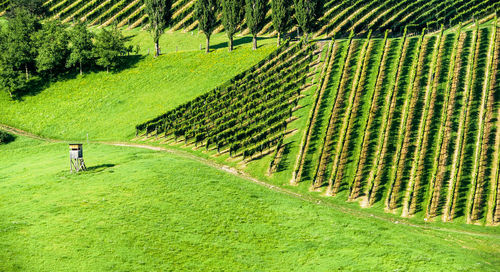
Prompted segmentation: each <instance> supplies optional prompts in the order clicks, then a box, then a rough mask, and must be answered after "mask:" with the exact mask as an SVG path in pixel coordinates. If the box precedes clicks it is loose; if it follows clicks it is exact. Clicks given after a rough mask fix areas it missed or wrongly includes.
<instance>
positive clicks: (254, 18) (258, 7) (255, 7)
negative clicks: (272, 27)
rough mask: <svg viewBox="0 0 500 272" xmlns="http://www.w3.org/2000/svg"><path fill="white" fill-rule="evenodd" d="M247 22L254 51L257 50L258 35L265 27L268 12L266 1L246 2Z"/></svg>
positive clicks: (250, 0)
mask: <svg viewBox="0 0 500 272" xmlns="http://www.w3.org/2000/svg"><path fill="white" fill-rule="evenodd" d="M245 2H246V5H245V20H246V24H247V26H248V28H249V29H250V32H251V33H252V36H253V47H252V49H253V50H256V49H257V34H258V33H259V32H260V31H261V30H262V27H263V26H264V19H265V18H266V12H267V1H266V0H245Z"/></svg>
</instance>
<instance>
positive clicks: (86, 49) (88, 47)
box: [66, 23, 94, 74]
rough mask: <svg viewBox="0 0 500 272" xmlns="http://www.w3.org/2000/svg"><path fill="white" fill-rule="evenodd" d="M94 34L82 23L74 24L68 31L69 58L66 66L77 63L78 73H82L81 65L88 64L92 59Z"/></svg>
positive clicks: (72, 65)
mask: <svg viewBox="0 0 500 272" xmlns="http://www.w3.org/2000/svg"><path fill="white" fill-rule="evenodd" d="M93 37H94V35H93V33H92V32H90V31H88V29H87V27H86V26H85V25H84V24H82V23H78V24H76V25H75V26H74V27H73V28H72V29H71V30H70V32H69V50H70V52H71V53H70V54H69V58H68V61H67V63H66V67H68V68H69V67H74V66H75V65H77V64H78V65H79V68H80V74H82V73H83V68H82V66H83V65H85V64H88V63H89V62H90V61H91V60H92V51H93V48H94V44H93V43H92V39H93Z"/></svg>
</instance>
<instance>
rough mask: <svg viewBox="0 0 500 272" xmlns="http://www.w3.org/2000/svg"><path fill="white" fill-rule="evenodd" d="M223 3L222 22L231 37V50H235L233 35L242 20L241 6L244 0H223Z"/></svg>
mask: <svg viewBox="0 0 500 272" xmlns="http://www.w3.org/2000/svg"><path fill="white" fill-rule="evenodd" d="M221 4H222V24H223V25H224V29H225V31H226V34H227V37H228V38H229V51H232V50H233V36H234V34H236V32H237V30H238V27H239V25H240V23H241V21H242V16H241V14H242V13H241V7H242V6H243V2H242V0H221Z"/></svg>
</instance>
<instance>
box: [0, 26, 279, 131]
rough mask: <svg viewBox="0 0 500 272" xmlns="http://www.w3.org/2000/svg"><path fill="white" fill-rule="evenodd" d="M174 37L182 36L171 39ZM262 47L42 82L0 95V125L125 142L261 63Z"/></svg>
mask: <svg viewBox="0 0 500 272" xmlns="http://www.w3.org/2000/svg"><path fill="white" fill-rule="evenodd" d="M142 35H149V34H148V33H145V32H143V34H142ZM177 35H180V36H182V35H183V34H180V33H179V34H174V35H172V37H176V36H177ZM165 36H167V35H165ZM168 37H170V34H169V35H168ZM176 39H177V38H176ZM179 39H180V38H179ZM265 41H266V42H267V43H265V44H264V43H261V44H262V46H261V47H260V48H259V49H258V50H257V51H253V50H251V44H250V43H245V44H242V45H239V46H237V47H236V49H235V50H234V51H233V52H228V50H227V48H220V49H217V50H215V51H213V52H211V53H210V54H205V53H204V52H202V51H199V50H198V51H194V50H191V51H183V52H178V53H175V52H174V53H166V54H164V55H162V56H160V57H159V58H153V57H152V56H144V55H140V56H131V57H129V58H128V64H127V65H126V67H125V68H124V69H122V70H121V71H116V72H112V73H106V72H105V71H104V72H91V73H87V74H84V75H83V76H80V75H69V76H66V77H65V78H63V79H62V80H59V81H57V82H53V83H50V82H43V83H41V84H40V85H39V87H38V88H35V89H32V90H30V93H28V94H26V95H24V96H23V97H22V98H21V100H17V101H12V100H11V99H10V98H9V96H8V94H7V93H6V92H2V93H0V123H4V124H7V125H11V126H15V127H18V128H21V129H24V130H28V131H30V132H32V133H35V134H39V135H42V136H47V137H53V138H60V139H75V140H78V139H84V138H86V135H87V133H88V134H89V137H90V139H93V140H126V139H130V137H132V136H133V135H134V133H135V125H136V124H139V123H142V122H144V121H147V120H149V119H151V118H154V117H156V116H157V115H159V114H161V113H163V112H165V111H167V110H169V109H172V108H174V107H175V106H178V105H180V104H182V103H184V102H187V101H189V100H191V99H193V98H195V97H197V96H198V95H200V94H203V93H205V92H207V91H209V90H210V89H213V88H215V87H217V86H218V85H220V84H221V83H223V82H225V81H227V80H229V79H231V78H232V77H234V76H235V75H237V74H238V73H240V72H243V71H244V70H246V69H248V68H249V67H250V66H252V65H254V64H256V63H257V62H259V61H260V60H261V59H263V58H265V57H266V56H267V55H268V54H270V53H271V52H272V51H273V50H275V48H276V46H275V44H274V41H273V40H271V39H270V40H265ZM164 42H165V44H170V43H169V42H167V41H164ZM142 48H143V49H144V47H142Z"/></svg>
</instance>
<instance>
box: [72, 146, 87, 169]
mask: <svg viewBox="0 0 500 272" xmlns="http://www.w3.org/2000/svg"><path fill="white" fill-rule="evenodd" d="M69 167H70V171H71V173H73V169H74V170H75V172H80V171H85V170H87V167H86V166H85V162H84V161H83V148H82V144H69Z"/></svg>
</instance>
